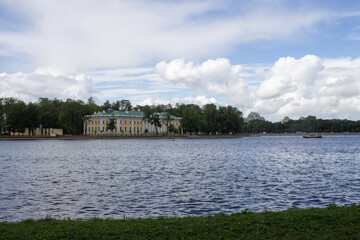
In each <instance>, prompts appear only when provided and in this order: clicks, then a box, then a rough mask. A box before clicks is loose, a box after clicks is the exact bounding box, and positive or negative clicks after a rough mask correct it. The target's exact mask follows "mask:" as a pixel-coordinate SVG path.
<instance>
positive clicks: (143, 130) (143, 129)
mask: <svg viewBox="0 0 360 240" xmlns="http://www.w3.org/2000/svg"><path fill="white" fill-rule="evenodd" d="M142 124H143V128H142V133H144V132H145V123H144V120H143V121H142Z"/></svg>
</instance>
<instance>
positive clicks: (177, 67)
mask: <svg viewBox="0 0 360 240" xmlns="http://www.w3.org/2000/svg"><path fill="white" fill-rule="evenodd" d="M241 69H242V67H241V66H240V65H231V63H230V61H229V60H228V59H225V58H218V59H216V60H207V61H205V62H203V63H201V64H195V63H193V62H187V63H186V62H185V61H184V59H175V60H173V61H171V62H169V63H166V62H160V63H158V64H157V65H156V70H157V71H158V73H159V74H160V76H161V77H162V78H163V79H165V80H167V81H169V82H172V83H173V84H179V85H185V86H187V87H189V88H191V89H193V90H197V91H201V92H203V93H205V94H207V95H210V96H220V97H225V98H226V101H227V102H228V103H229V104H236V105H248V104H249V98H250V96H249V93H248V89H247V84H246V83H245V82H244V80H243V79H242V78H240V77H239V74H240V72H241Z"/></svg>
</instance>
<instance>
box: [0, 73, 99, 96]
mask: <svg viewBox="0 0 360 240" xmlns="http://www.w3.org/2000/svg"><path fill="white" fill-rule="evenodd" d="M92 93H93V89H92V82H91V77H89V76H87V75H85V74H76V73H73V74H71V75H65V72H64V71H63V70H60V69H57V68H56V67H48V68H46V67H43V68H38V69H36V70H35V71H34V72H33V73H23V72H18V73H14V74H7V73H0V96H1V97H16V98H18V99H20V100H24V101H26V102H30V101H33V102H34V101H37V100H38V99H39V98H40V97H48V98H60V99H67V98H72V99H75V100H78V99H81V100H86V99H87V98H89V97H90V96H91V95H92Z"/></svg>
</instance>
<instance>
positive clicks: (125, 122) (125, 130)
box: [125, 120, 126, 131]
mask: <svg viewBox="0 0 360 240" xmlns="http://www.w3.org/2000/svg"><path fill="white" fill-rule="evenodd" d="M125 124H126V120H125ZM125 131H126V130H125Z"/></svg>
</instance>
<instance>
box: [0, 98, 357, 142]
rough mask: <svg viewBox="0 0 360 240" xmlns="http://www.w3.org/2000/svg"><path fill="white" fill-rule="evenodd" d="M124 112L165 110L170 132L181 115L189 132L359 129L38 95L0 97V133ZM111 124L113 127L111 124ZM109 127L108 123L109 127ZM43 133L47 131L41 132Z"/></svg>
mask: <svg viewBox="0 0 360 240" xmlns="http://www.w3.org/2000/svg"><path fill="white" fill-rule="evenodd" d="M119 108H120V109H122V110H124V111H130V110H140V111H144V120H147V121H149V122H150V123H151V124H153V125H154V126H159V121H160V119H159V116H158V114H156V113H162V112H166V113H168V115H166V116H165V118H164V119H163V121H165V123H166V125H167V126H168V128H167V129H168V130H169V132H175V131H176V130H175V128H174V126H172V124H171V120H172V119H171V115H172V116H175V117H181V118H182V119H181V121H180V124H181V128H182V129H183V131H184V133H188V134H207V135H215V134H239V133H262V132H267V133H296V132H360V121H351V120H346V119H345V120H339V119H334V120H324V119H317V118H316V117H315V116H308V117H306V118H304V119H301V120H289V121H287V122H284V123H282V122H275V123H272V122H269V121H262V120H253V121H250V122H247V123H244V120H243V115H242V112H241V111H239V110H238V109H237V108H236V107H232V106H220V107H218V106H216V105H215V104H206V105H204V106H202V107H200V106H198V105H196V104H176V105H175V106H172V105H170V104H168V105H156V106H148V105H147V106H139V105H138V106H136V107H132V106H131V103H130V101H127V100H122V101H116V102H113V103H111V102H110V101H108V100H107V101H105V102H104V104H103V105H100V106H99V105H97V104H96V103H95V101H94V99H93V98H92V97H91V98H89V99H88V101H87V102H86V103H85V102H83V101H81V100H73V99H67V100H66V101H63V100H59V99H56V98H55V99H48V98H39V100H38V101H37V102H34V103H33V102H30V103H27V104H26V103H25V102H24V101H22V100H19V99H16V98H0V134H1V135H3V134H9V133H10V132H20V133H21V132H24V131H25V129H26V128H27V129H29V132H30V135H34V131H35V129H36V128H39V127H40V126H41V128H42V129H43V131H46V129H48V128H61V129H63V130H64V133H65V134H72V135H80V134H82V132H83V124H84V121H83V120H84V119H83V118H84V116H85V115H91V114H93V113H94V112H98V111H102V110H107V109H115V110H117V109H119ZM112 127H114V126H112ZM110 128H111V126H110ZM44 134H46V133H44Z"/></svg>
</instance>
